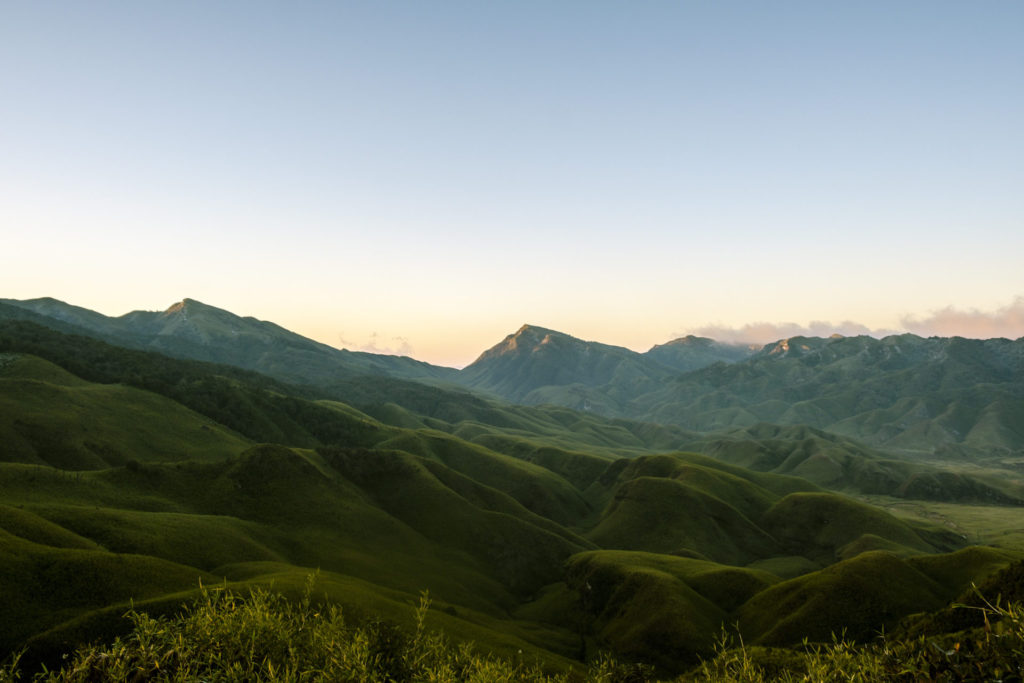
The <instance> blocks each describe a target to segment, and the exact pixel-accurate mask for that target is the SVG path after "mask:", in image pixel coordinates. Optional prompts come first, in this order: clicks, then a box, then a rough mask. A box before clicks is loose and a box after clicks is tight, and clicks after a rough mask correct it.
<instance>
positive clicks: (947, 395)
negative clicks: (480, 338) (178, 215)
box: [0, 299, 1024, 458]
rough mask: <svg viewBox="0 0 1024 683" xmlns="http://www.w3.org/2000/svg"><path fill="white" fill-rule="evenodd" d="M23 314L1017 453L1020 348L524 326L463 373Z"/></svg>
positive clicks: (517, 399)
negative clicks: (572, 331) (629, 336)
mask: <svg viewBox="0 0 1024 683" xmlns="http://www.w3.org/2000/svg"><path fill="white" fill-rule="evenodd" d="M18 316H23V317H25V318H26V319H30V320H32V321H34V322H40V323H42V324H46V325H50V326H53V327H55V328H61V329H62V331H64V332H72V333H73V332H74V331H75V330H76V329H77V330H85V331H87V333H88V334H90V335H92V336H97V337H99V338H101V339H103V340H105V341H108V342H110V343H113V344H118V345H122V346H128V347H132V348H139V349H148V350H156V351H160V352H162V353H167V354H169V355H172V356H177V357H181V358H189V359H196V360H204V361H211V362H216V363H224V364H229V365H234V366H237V367H241V368H245V369H249V370H255V371H258V372H261V373H264V374H266V375H269V376H270V377H273V378H275V379H278V380H280V381H284V382H288V383H291V384H305V385H311V386H318V387H328V388H329V387H334V388H339V387H341V385H342V384H343V383H345V382H350V381H351V380H352V379H353V378H355V377H359V376H376V377H387V378H391V379H392V380H401V381H410V380H411V381H427V382H430V383H438V382H440V383H445V384H448V385H449V386H450V387H455V386H456V385H461V386H463V387H466V388H467V389H470V390H473V391H477V392H483V393H485V394H488V395H491V396H493V397H495V398H498V399H501V400H504V401H509V402H512V403H519V404H524V405H542V404H546V405H554V406H563V407H566V408H571V409H574V410H579V411H584V412H592V413H594V414H596V415H600V416H603V417H610V418H626V419H629V420H636V421H640V422H645V423H658V424H663V425H672V426H676V427H681V428H683V429H686V430H691V431H695V432H721V431H724V430H735V429H743V428H747V427H751V426H754V425H757V424H760V423H771V424H778V425H807V426H809V427H813V428H815V429H822V430H827V431H829V432H831V433H834V434H839V435H842V436H846V437H852V438H854V439H857V440H859V441H861V442H863V443H865V444H867V445H869V446H872V447H874V448H878V449H882V450H885V451H887V452H889V453H897V454H900V453H902V454H905V455H912V456H915V457H916V456H941V457H957V458H959V457H964V456H968V457H971V458H974V457H979V456H984V457H989V456H992V457H995V456H1001V455H1014V454H1019V453H1024V339H1018V340H1008V339H989V340H976V339H963V338H959V337H953V338H938V337H932V338H928V339H925V338H922V337H918V336H916V335H912V334H903V335H894V336H890V337H885V338H884V339H875V338H872V337H867V336H858V337H841V336H833V337H830V338H819V337H792V338H789V339H783V340H779V341H777V342H773V343H771V344H767V345H765V346H763V347H762V348H760V349H756V350H755V349H752V348H750V347H745V346H742V345H730V344H722V343H719V342H715V341H714V340H710V339H704V338H699V337H692V336H691V337H684V338H681V339H677V340H673V341H671V342H668V343H666V344H662V345H658V346H655V347H653V348H652V349H650V350H649V351H648V352H646V353H638V352H635V351H631V350H629V349H626V348H623V347H619V346H612V345H608V344H602V343H599V342H592V341H584V340H581V339H577V338H575V337H572V336H570V335H567V334H564V333H561V332H557V331H555V330H550V329H546V328H543V327H538V326H534V325H524V326H523V327H521V328H520V329H519V330H517V331H516V332H514V333H513V334H510V335H508V336H507V337H506V338H505V339H504V340H502V341H501V342H500V343H498V344H497V345H495V346H494V347H492V348H490V349H488V350H487V351H484V352H483V353H482V354H481V355H480V357H479V358H477V360H476V361H474V362H473V363H472V364H470V365H469V366H467V367H466V368H464V369H463V370H461V371H459V370H454V369H452V368H441V367H438V366H433V365H430V364H428V363H423V362H420V361H416V360H413V359H411V358H406V357H398V356H384V355H377V354H371V353H360V352H350V351H343V350H338V349H334V348H332V347H329V346H327V345H325V344H321V343H319V342H315V341H313V340H311V339H307V338H305V337H302V336H301V335H298V334H295V333H293V332H290V331H288V330H286V329H284V328H282V327H280V326H278V325H275V324H274V323H270V322H264V321H259V320H256V319H255V318H249V317H240V316H237V315H235V314H233V313H230V312H228V311H224V310H222V309H218V308H215V307H213V306H208V305H206V304H202V303H200V302H198V301H194V300H192V299H184V300H183V301H181V302H179V303H177V304H175V305H173V306H171V307H170V308H169V309H167V310H165V311H162V312H146V311H134V312H132V313H128V314H126V315H123V316H120V317H117V318H111V317H107V316H104V315H101V314H99V313H96V312H93V311H89V310H87V309H84V308H79V307H76V306H71V305H69V304H66V303H63V302H60V301H57V300H55V299H34V300H30V301H13V300H6V299H5V300H0V317H8V318H9V317H18ZM69 326H70V327H71V328H74V329H68V328H69ZM352 390H353V391H357V392H363V390H362V389H355V388H353V389H352ZM405 393H409V392H408V391H406V392H405Z"/></svg>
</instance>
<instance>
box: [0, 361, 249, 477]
mask: <svg viewBox="0 0 1024 683" xmlns="http://www.w3.org/2000/svg"><path fill="white" fill-rule="evenodd" d="M0 440H2V441H3V442H4V446H3V448H2V449H0V460H3V461H6V462H23V463H32V464H46V465H51V466H54V467H59V468H61V469H69V470H84V469H99V468H105V467H110V466H117V465H123V464H124V463H126V462H127V461H129V460H137V461H142V462H145V461H181V460H199V461H210V460H222V459H224V458H227V457H230V456H231V455H234V454H236V453H238V452H240V451H241V450H243V449H244V448H246V447H248V442H247V440H246V439H244V438H242V437H241V436H239V435H238V434H235V433H233V432H232V431H230V430H228V429H225V428H224V427H223V426H221V425H219V424H217V423H215V422H213V421H211V420H210V419H209V418H206V417H204V416H202V415H199V414H197V413H195V412H193V411H191V410H188V409H187V408H184V407H183V406H181V405H180V404H178V403H176V402H174V401H171V400H168V399H166V398H163V397H161V396H158V395H156V394H153V393H150V392H147V391H141V390H138V389H135V388H132V387H125V386H120V385H102V384H93V383H89V382H85V381H83V380H81V379H79V378H77V377H75V376H74V375H71V374H70V373H68V372H66V371H64V370H63V369H62V368H59V367H58V366H55V365H53V364H52V363H48V362H47V361H44V360H42V359H39V358H34V357H32V356H24V355H14V354H8V355H7V356H6V359H5V360H4V361H3V362H0Z"/></svg>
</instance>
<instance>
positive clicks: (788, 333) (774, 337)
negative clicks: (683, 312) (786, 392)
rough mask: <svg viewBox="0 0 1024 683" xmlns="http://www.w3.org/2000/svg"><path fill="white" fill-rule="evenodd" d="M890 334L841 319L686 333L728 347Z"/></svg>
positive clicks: (707, 328)
mask: <svg viewBox="0 0 1024 683" xmlns="http://www.w3.org/2000/svg"><path fill="white" fill-rule="evenodd" d="M893 333H894V331H893V330H873V329H871V328H869V327H868V326H866V325H862V324H861V323H858V322H854V321H852V320H845V321H843V322H841V323H839V324H833V323H831V322H828V321H826V320H812V321H811V322H809V323H808V324H806V325H800V324H799V323H769V322H756V323H748V324H746V325H743V326H742V327H727V326H725V325H704V326H702V327H697V328H692V329H690V330H689V331H688V332H687V334H695V335H697V336H699V337H710V338H711V339H715V340H717V341H720V342H726V343H729V344H768V343H770V342H773V341H778V340H779V339H788V338H790V337H829V336H831V335H833V334H841V335H843V336H844V337H853V336H856V335H860V334H867V335H871V336H872V337H884V336H885V335H887V334H893ZM677 336H683V335H677Z"/></svg>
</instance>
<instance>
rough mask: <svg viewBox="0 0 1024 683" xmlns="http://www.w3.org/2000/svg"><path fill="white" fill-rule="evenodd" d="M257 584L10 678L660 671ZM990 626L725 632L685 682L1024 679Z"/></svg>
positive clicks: (406, 677) (988, 608) (614, 677)
mask: <svg viewBox="0 0 1024 683" xmlns="http://www.w3.org/2000/svg"><path fill="white" fill-rule="evenodd" d="M314 582H315V576H314V577H311V578H310V580H309V583H308V584H307V590H306V593H305V597H304V598H303V599H302V600H301V601H298V602H296V601H289V600H288V599H286V598H285V597H283V596H282V595H280V594H278V593H274V592H272V591H268V590H265V589H260V588H254V589H252V591H251V592H250V593H249V594H247V595H245V596H242V595H240V594H236V593H233V592H231V591H228V590H220V589H213V590H211V589H203V590H202V591H201V595H200V598H199V599H198V600H197V601H196V602H195V603H193V604H192V605H191V606H188V607H187V608H185V610H184V611H183V612H182V613H181V614H180V615H178V616H176V617H162V618H157V619H154V618H152V617H150V616H148V615H146V614H144V613H140V612H136V611H131V612H129V613H128V615H127V616H128V618H130V619H131V621H132V624H133V630H132V632H131V633H130V634H129V635H128V636H126V637H124V638H119V639H117V640H115V641H114V642H113V643H112V644H110V645H106V646H90V647H84V648H81V649H79V650H78V651H77V652H75V653H74V655H72V656H70V657H69V659H68V660H67V663H66V665H65V666H64V667H63V668H61V669H60V670H57V671H47V670H44V671H41V672H39V673H36V674H34V675H32V676H30V677H23V675H22V672H21V671H19V668H18V658H17V656H15V657H13V658H12V659H11V660H9V661H7V662H6V663H5V664H4V665H3V666H0V683H8V682H13V681H21V680H26V681H28V680H31V681H33V682H35V683H72V682H75V683H77V682H85V681H90V682H92V681H200V680H201V681H260V682H263V681H267V682H269V681H396V682H401V681H479V682H481V683H482V682H484V681H487V682H491V681H538V682H540V681H544V682H548V683H580V682H582V681H601V682H604V683H640V682H641V681H647V680H653V678H654V671H653V670H652V669H650V668H648V667H645V666H642V665H636V664H631V665H624V664H620V663H617V662H616V661H614V660H613V659H610V658H606V657H602V658H600V659H598V660H597V661H595V662H593V663H592V664H591V666H590V667H589V668H588V669H586V670H585V671H584V672H579V671H569V672H549V671H544V670H543V669H541V668H540V667H539V666H537V665H532V664H529V663H523V662H510V661H504V660H499V659H495V658H493V657H490V656H487V655H483V654H480V653H477V652H475V651H474V650H473V647H472V646H471V645H469V644H461V645H455V644H452V643H451V642H450V641H448V640H447V639H446V638H445V637H444V636H443V635H441V634H440V633H438V632H436V631H431V630H428V628H427V625H426V620H427V615H428V611H429V607H430V600H429V597H428V596H427V594H426V593H424V594H423V595H422V596H421V599H420V603H419V606H418V608H417V609H416V619H415V627H414V628H413V629H412V630H410V631H405V630H402V629H399V628H398V627H396V626H394V625H392V624H389V623H387V622H379V621H377V622H370V623H366V624H359V625H353V624H350V623H347V622H346V620H345V619H344V617H343V615H342V612H341V610H340V609H339V608H338V607H337V606H333V605H328V604H317V603H315V602H314V601H313V600H312V599H311V598H312V594H313V587H314ZM982 603H983V606H982V607H967V608H966V609H976V610H978V611H979V612H980V614H981V616H982V618H983V626H982V627H979V628H975V629H972V630H970V631H963V632H960V633H957V634H947V635H944V636H938V637H931V638H928V637H923V636H922V637H918V638H916V639H893V638H882V639H881V640H880V641H879V642H877V643H875V644H872V645H865V646H858V645H854V644H852V643H851V642H848V641H845V640H843V639H840V638H836V639H834V640H833V642H832V643H831V644H828V645H808V644H807V643H805V644H804V646H803V648H802V650H787V649H781V648H764V647H757V646H754V647H748V646H745V645H744V644H743V642H742V641H739V642H738V643H736V642H734V641H733V640H731V637H730V636H727V635H723V637H722V639H721V642H720V646H719V648H718V652H717V655H716V656H715V657H714V658H712V659H710V660H708V661H705V662H704V663H702V664H701V665H700V666H699V667H697V668H696V669H694V670H693V671H691V672H690V673H689V674H687V675H684V676H682V677H680V678H678V679H676V680H677V681H686V682H690V681H694V682H696V681H712V682H716V683H767V682H768V681H784V682H790V683H795V682H796V681H801V682H809V683H811V682H813V683H830V682H832V681H836V682H838V681H849V682H857V681H863V682H869V681H871V682H874V681H886V682H890V681H891V682H897V681H899V682H904V681H906V682H911V681H931V682H936V683H938V682H946V681H949V682H953V681H1005V682H1007V683H1009V682H1011V681H1018V682H1019V681H1022V680H1024V607H1022V605H1021V604H1020V603H1013V604H1009V605H1006V606H1003V605H1001V604H1000V603H999V601H996V603H995V604H992V603H990V602H987V601H984V600H982Z"/></svg>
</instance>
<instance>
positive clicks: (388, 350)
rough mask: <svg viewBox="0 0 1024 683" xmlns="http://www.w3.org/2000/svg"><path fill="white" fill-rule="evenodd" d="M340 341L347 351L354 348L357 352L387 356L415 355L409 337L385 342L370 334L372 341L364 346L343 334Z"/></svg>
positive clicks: (381, 338) (393, 338) (379, 336)
mask: <svg viewBox="0 0 1024 683" xmlns="http://www.w3.org/2000/svg"><path fill="white" fill-rule="evenodd" d="M338 339H339V340H340V341H341V343H342V347H343V348H346V349H351V348H354V349H355V350H356V351H365V352H366V353H379V354H383V355H386V356H412V355H413V348H412V344H410V343H409V339H408V338H407V337H390V338H389V339H387V340H385V339H384V338H383V337H382V336H381V335H379V334H377V333H376V332H373V333H371V334H370V339H369V340H368V341H367V342H366V343H364V344H358V343H356V342H352V341H349V340H347V339H345V338H344V336H343V334H339V335H338Z"/></svg>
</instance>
